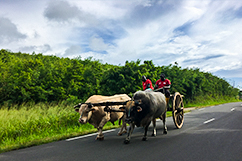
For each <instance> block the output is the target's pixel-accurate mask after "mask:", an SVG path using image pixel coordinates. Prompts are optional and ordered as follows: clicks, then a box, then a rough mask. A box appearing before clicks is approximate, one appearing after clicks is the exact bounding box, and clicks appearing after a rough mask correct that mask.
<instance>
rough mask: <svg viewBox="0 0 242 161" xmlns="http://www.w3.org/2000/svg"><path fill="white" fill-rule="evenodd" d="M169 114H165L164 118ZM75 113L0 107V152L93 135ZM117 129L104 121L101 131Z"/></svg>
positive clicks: (198, 103) (42, 106) (201, 103)
mask: <svg viewBox="0 0 242 161" xmlns="http://www.w3.org/2000/svg"><path fill="white" fill-rule="evenodd" d="M238 101H241V100H238V99H219V101H216V99H214V98H213V99H208V100H204V98H200V99H197V100H195V101H194V102H191V103H190V102H187V103H186V102H185V108H186V107H196V108H199V107H205V106H212V105H217V104H223V103H228V102H238ZM171 115H172V113H171V111H168V112H167V117H170V116H171ZM79 116H80V115H79V113H77V112H75V111H74V109H73V105H66V104H65V103H59V104H46V103H38V104H31V103H29V104H28V103H26V104H23V105H20V106H11V107H8V106H2V107H1V109H0V153H2V152H6V151H10V150H15V149H20V148H25V147H30V146H34V145H40V144H43V143H49V142H52V141H57V140H63V139H67V138H71V137H75V136H80V135H85V134H89V133H94V132H97V130H96V129H95V128H94V127H93V126H92V125H90V124H84V125H81V124H80V123H78V121H77V120H78V119H79ZM118 127H120V126H119V125H118V121H116V122H115V125H112V124H111V123H110V122H108V123H107V124H106V125H105V126H104V130H108V129H113V128H118Z"/></svg>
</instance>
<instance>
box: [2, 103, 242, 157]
mask: <svg viewBox="0 0 242 161" xmlns="http://www.w3.org/2000/svg"><path fill="white" fill-rule="evenodd" d="M167 126H168V134H167V135H163V134H162V123H161V121H159V122H158V129H157V130H158V131H157V136H156V137H151V136H149V137H148V140H147V141H141V139H142V136H143V128H136V129H135V131H134V133H133V135H132V138H131V142H130V144H128V145H125V144H123V141H124V139H125V135H124V136H117V135H116V134H117V132H118V130H111V131H108V132H107V133H105V140H104V141H96V140H95V137H96V135H91V136H85V137H81V138H73V139H69V140H63V141H58V142H53V143H49V144H44V145H40V146H35V147H30V148H26V149H21V150H15V151H11V152H6V153H2V154H0V161H5V160H6V161H18V160H21V161H25V160H26V161H29V160H34V161H39V160H41V161H62V160H63V161H66V160H68V161H75V160H80V161H86V160H87V161H89V160H90V161H95V160H98V161H102V160H103V161H112V160H113V161H119V160H120V161H124V160H125V161H129V160H139V161H143V160H144V161H145V160H148V161H150V160H154V161H161V160H165V161H170V160H171V161H174V160H179V161H180V160H181V161H183V160H184V161H195V160H196V161H200V160H202V161H213V160H216V161H218V160H219V161H223V160H224V161H230V160H231V161H232V160H233V161H239V160H240V161H241V160H242V102H239V103H229V104H223V105H218V106H211V107H207V108H202V109H197V110H193V111H192V112H190V113H186V114H185V123H184V126H183V127H182V128H181V129H175V126H174V124H173V121H172V118H168V121H167ZM151 129H152V128H150V129H149V131H148V135H150V134H151V133H152V132H151Z"/></svg>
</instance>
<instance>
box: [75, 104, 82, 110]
mask: <svg viewBox="0 0 242 161" xmlns="http://www.w3.org/2000/svg"><path fill="white" fill-rule="evenodd" d="M81 105H82V103H79V104H78V105H75V106H74V109H76V108H79V107H80V106H81Z"/></svg>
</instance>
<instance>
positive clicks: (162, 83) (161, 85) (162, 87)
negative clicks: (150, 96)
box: [155, 73, 171, 97]
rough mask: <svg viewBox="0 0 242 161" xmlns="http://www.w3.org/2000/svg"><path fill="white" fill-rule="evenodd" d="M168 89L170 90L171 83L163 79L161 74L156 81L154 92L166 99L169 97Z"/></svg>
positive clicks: (163, 76)
mask: <svg viewBox="0 0 242 161" xmlns="http://www.w3.org/2000/svg"><path fill="white" fill-rule="evenodd" d="M170 88H171V81H170V80H169V79H166V78H165V74H164V73H161V75H160V79H159V80H157V81H156V83H155V89H157V90H156V91H159V92H162V93H164V94H165V96H166V97H170V91H169V89H170Z"/></svg>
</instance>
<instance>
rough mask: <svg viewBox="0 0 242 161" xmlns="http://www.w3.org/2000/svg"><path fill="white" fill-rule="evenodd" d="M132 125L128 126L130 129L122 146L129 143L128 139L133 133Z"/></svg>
mask: <svg viewBox="0 0 242 161" xmlns="http://www.w3.org/2000/svg"><path fill="white" fill-rule="evenodd" d="M134 126H135V125H134V124H133V123H132V124H130V127H129V132H128V135H127V137H126V139H125V140H124V144H128V143H129V142H130V138H131V134H132V133H133V131H134Z"/></svg>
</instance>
